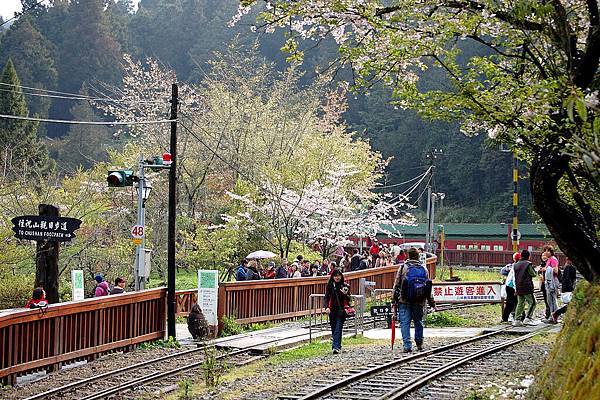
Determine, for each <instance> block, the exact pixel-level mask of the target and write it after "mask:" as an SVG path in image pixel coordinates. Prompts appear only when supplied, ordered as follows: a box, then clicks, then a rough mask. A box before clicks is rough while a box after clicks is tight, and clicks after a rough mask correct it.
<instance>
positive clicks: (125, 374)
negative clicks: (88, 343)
mask: <svg viewBox="0 0 600 400" xmlns="http://www.w3.org/2000/svg"><path fill="white" fill-rule="evenodd" d="M305 335H306V333H303V334H302V335H294V336H289V337H288V338H293V337H300V336H305ZM230 340H235V339H233V338H232V339H230ZM281 340H282V339H281V338H278V339H274V340H271V341H265V342H261V343H259V344H257V345H252V346H248V347H244V348H241V349H238V350H234V351H229V352H224V351H220V352H219V354H215V357H214V358H215V360H223V361H227V362H228V363H231V364H237V365H241V364H245V363H247V362H250V361H253V360H254V359H256V358H258V356H256V355H255V354H253V351H254V350H255V349H256V347H257V346H263V345H265V344H270V343H275V342H278V341H281ZM226 342H227V340H225V341H220V342H219V343H216V344H217V345H219V346H224V345H225V343H226ZM212 349H213V344H212V343H210V344H207V345H203V346H199V347H197V348H193V349H189V350H184V351H179V352H177V353H173V354H169V355H166V356H162V357H158V358H154V359H151V360H146V361H143V362H139V363H135V364H131V365H128V366H126V367H123V368H119V369H116V370H112V371H108V372H105V373H102V374H99V375H95V376H91V377H87V378H84V379H80V380H76V381H71V382H69V383H66V384H64V385H62V386H59V387H56V388H53V389H50V390H48V391H45V392H43V393H38V394H35V395H33V396H30V397H27V398H25V399H24V400H42V399H55V398H60V399H64V400H67V399H77V400H96V399H106V398H111V397H113V396H117V395H118V396H119V398H126V397H129V396H128V395H127V392H129V394H130V395H132V396H131V397H132V398H138V397H139V395H140V393H141V392H151V393H159V392H161V391H163V390H164V389H165V388H170V389H173V388H176V387H177V383H178V382H179V381H181V379H183V378H185V377H186V376H191V375H197V373H198V369H199V368H201V367H202V365H203V363H204V361H205V357H204V355H205V351H212Z"/></svg>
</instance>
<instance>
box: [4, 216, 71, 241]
mask: <svg viewBox="0 0 600 400" xmlns="http://www.w3.org/2000/svg"><path fill="white" fill-rule="evenodd" d="M11 221H12V223H13V224H14V226H13V228H12V230H13V231H14V232H15V237H16V238H17V239H25V240H36V241H48V242H69V241H71V240H72V239H73V238H74V237H75V233H74V232H75V231H76V230H77V229H79V226H80V225H81V220H79V219H76V218H67V217H55V216H49V215H23V216H21V217H15V218H13V219H12V220H11Z"/></svg>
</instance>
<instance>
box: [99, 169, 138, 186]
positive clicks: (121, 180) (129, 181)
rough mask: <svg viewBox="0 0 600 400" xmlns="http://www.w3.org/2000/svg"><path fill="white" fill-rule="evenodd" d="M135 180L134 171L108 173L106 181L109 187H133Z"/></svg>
mask: <svg viewBox="0 0 600 400" xmlns="http://www.w3.org/2000/svg"><path fill="white" fill-rule="evenodd" d="M135 178H136V177H135V176H134V175H133V171H129V170H125V171H108V176H107V177H106V181H107V182H108V187H125V186H133V182H134V181H135V180H136V179H135Z"/></svg>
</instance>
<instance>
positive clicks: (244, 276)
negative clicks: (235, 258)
mask: <svg viewBox="0 0 600 400" xmlns="http://www.w3.org/2000/svg"><path fill="white" fill-rule="evenodd" d="M235 280H236V281H238V282H239V281H247V280H248V260H246V259H245V258H244V259H243V260H242V262H241V263H240V265H239V266H238V267H237V270H236V272H235Z"/></svg>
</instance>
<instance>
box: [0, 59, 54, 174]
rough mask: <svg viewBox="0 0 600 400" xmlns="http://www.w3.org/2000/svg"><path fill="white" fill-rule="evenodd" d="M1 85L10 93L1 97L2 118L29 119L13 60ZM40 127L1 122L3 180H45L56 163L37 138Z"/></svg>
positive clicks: (30, 124) (27, 122) (28, 122)
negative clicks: (45, 174)
mask: <svg viewBox="0 0 600 400" xmlns="http://www.w3.org/2000/svg"><path fill="white" fill-rule="evenodd" d="M1 82H2V83H5V84H6V85H1V86H2V87H3V88H6V90H7V91H6V92H3V95H2V96H0V114H5V115H15V116H20V117H26V116H28V114H29V113H28V111H27V102H26V101H25V96H24V95H23V91H22V90H21V88H20V85H21V82H20V81H19V77H18V76H17V71H16V70H15V67H14V64H13V62H12V60H11V59H10V58H9V59H8V62H7V63H6V66H5V67H4V70H3V72H2V78H1ZM37 128H38V124H37V123H35V122H31V121H24V120H17V119H8V118H0V161H1V168H2V171H1V172H2V177H3V178H5V179H6V178H8V179H14V178H22V177H28V176H34V177H35V176H41V175H43V174H44V173H45V172H47V171H48V170H49V169H50V168H51V167H52V165H53V164H52V163H51V162H50V160H49V158H48V152H47V150H46V148H45V146H44V144H43V143H41V142H40V141H39V140H38V138H37V135H36V131H37Z"/></svg>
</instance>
